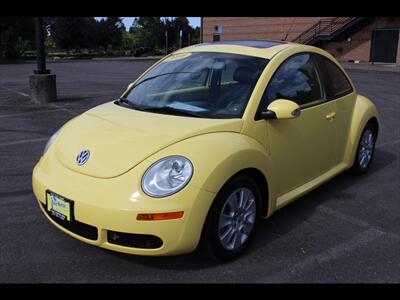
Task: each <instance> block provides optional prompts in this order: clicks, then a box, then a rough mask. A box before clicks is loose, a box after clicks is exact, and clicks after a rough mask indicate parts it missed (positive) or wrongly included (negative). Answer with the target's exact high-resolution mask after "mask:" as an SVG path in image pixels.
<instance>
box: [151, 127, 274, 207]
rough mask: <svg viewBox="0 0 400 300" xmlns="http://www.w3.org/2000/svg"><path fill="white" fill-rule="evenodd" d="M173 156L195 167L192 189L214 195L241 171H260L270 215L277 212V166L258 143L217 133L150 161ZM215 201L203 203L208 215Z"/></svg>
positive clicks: (181, 144)
mask: <svg viewBox="0 0 400 300" xmlns="http://www.w3.org/2000/svg"><path fill="white" fill-rule="evenodd" d="M169 155H183V156H185V157H187V158H189V159H190V160H191V162H192V164H193V168H194V172H193V177H192V179H191V182H190V183H189V184H190V185H193V186H195V187H198V188H200V189H203V190H206V191H208V192H212V193H215V194H216V193H218V191H219V190H220V189H221V188H222V186H223V185H224V184H225V183H226V182H227V181H228V180H229V179H230V178H231V177H232V176H233V175H235V174H236V173H238V172H239V171H241V170H244V169H248V168H253V169H257V170H259V171H260V172H261V173H262V174H263V175H264V177H265V179H266V181H267V183H268V199H271V200H272V201H268V199H263V200H264V201H268V214H269V215H270V214H271V213H272V212H273V211H274V210H275V201H273V200H274V199H275V198H276V197H275V196H276V195H275V191H276V182H275V180H274V176H272V174H273V172H274V166H273V163H272V161H271V159H270V157H269V156H268V155H267V153H266V151H265V149H264V148H263V147H262V146H261V145H260V144H259V143H258V142H257V141H256V140H254V139H252V138H251V137H248V136H246V135H243V134H240V133H235V132H215V133H209V134H203V135H198V136H195V137H191V138H189V139H185V140H183V141H180V142H178V143H176V144H174V145H171V146H169V147H167V148H165V149H163V150H161V151H159V152H158V153H157V154H156V155H153V156H152V157H150V158H149V160H150V161H153V162H155V161H157V160H158V159H161V158H163V157H165V156H169ZM211 204H212V201H210V202H209V203H203V205H205V206H206V207H207V211H208V209H209V207H210V206H211Z"/></svg>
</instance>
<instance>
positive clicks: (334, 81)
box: [317, 55, 353, 100]
mask: <svg viewBox="0 0 400 300" xmlns="http://www.w3.org/2000/svg"><path fill="white" fill-rule="evenodd" d="M317 57H318V62H319V66H320V69H321V73H322V74H323V77H324V85H325V91H326V97H327V99H328V100H332V99H336V98H339V97H342V96H345V95H347V94H350V93H351V92H352V91H353V88H352V87H351V84H350V82H349V80H348V79H347V77H346V75H344V74H343V72H342V70H340V68H339V67H338V66H337V65H336V64H335V63H333V62H332V61H330V60H329V59H328V58H326V57H323V56H322V55H317Z"/></svg>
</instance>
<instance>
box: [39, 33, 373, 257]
mask: <svg viewBox="0 0 400 300" xmlns="http://www.w3.org/2000/svg"><path fill="white" fill-rule="evenodd" d="M378 129H379V125H378V113H377V109H376V107H375V106H374V104H373V103H372V102H371V101H370V100H368V99H367V98H366V97H364V96H361V95H358V94H357V92H356V90H355V88H354V86H353V84H352V82H351V80H350V78H349V76H348V75H347V74H346V72H345V71H344V70H343V68H342V67H341V66H340V65H339V64H338V62H337V61H336V60H335V59H334V58H333V57H332V56H331V55H330V54H328V53H327V52H325V51H323V50H321V49H319V48H315V47H311V46H305V45H298V44H293V43H286V42H277V41H226V42H216V43H204V44H198V45H194V46H191V47H187V48H184V49H181V50H179V51H176V52H174V53H173V54H171V55H168V56H166V57H165V58H163V59H161V60H160V61H159V62H157V63H156V64H154V65H153V66H152V67H150V68H149V69H148V70H147V71H146V72H145V73H144V74H143V75H141V76H140V77H139V78H138V79H137V80H136V81H135V82H133V83H132V84H130V85H129V86H128V88H127V90H126V91H125V92H124V93H123V95H122V96H121V98H119V99H118V100H114V101H111V102H109V103H105V104H102V105H99V106H97V107H94V108H92V109H90V110H88V111H87V112H85V113H83V114H81V115H79V116H77V117H75V118H73V119H72V120H70V121H69V122H67V123H66V124H65V125H64V126H63V127H62V128H61V129H60V130H58V131H57V132H56V133H55V134H54V135H53V136H52V137H51V138H50V140H49V141H48V143H47V145H46V147H45V150H44V153H43V156H42V157H41V159H40V160H39V162H38V163H37V165H36V166H35V168H34V170H33V179H32V181H33V191H34V193H35V195H36V198H37V199H38V203H39V206H40V208H41V210H42V211H43V213H44V214H45V215H46V216H47V218H48V219H49V220H50V222H51V223H53V225H55V226H56V227H58V228H59V229H60V230H62V231H64V232H66V233H68V234H69V235H71V236H72V237H74V238H76V239H79V240H81V241H83V242H86V243H89V244H92V245H97V246H100V247H103V248H107V249H110V250H114V251H120V252H125V253H131V254H139V255H176V254H183V253H188V252H192V251H194V250H195V249H196V248H197V247H198V246H199V245H200V246H201V248H202V249H204V251H205V252H206V253H208V254H210V255H211V257H214V258H218V259H223V260H228V259H232V258H235V257H237V256H238V255H240V254H241V253H243V251H244V250H245V249H246V247H247V246H248V244H249V242H250V240H251V236H252V233H253V229H254V225H255V223H256V221H257V219H259V218H267V217H269V216H271V215H272V214H273V213H274V212H275V211H276V210H278V209H279V208H281V207H283V206H285V205H287V204H288V203H290V202H292V201H294V200H295V199H297V198H299V197H300V196H302V195H304V194H305V193H307V192H309V191H310V190H312V189H314V188H316V187H317V186H319V185H321V184H322V183H324V182H326V181H327V180H329V179H331V178H332V177H334V176H335V175H337V174H339V173H341V172H342V171H344V170H346V169H351V170H352V171H353V172H354V173H358V174H362V173H364V172H366V171H367V170H368V167H369V166H370V163H371V160H372V157H373V154H374V146H375V142H376V139H377V135H378Z"/></svg>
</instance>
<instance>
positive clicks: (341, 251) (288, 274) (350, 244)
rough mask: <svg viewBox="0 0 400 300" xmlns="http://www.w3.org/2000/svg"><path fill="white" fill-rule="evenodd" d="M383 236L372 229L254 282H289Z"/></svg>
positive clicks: (380, 232) (378, 231)
mask: <svg viewBox="0 0 400 300" xmlns="http://www.w3.org/2000/svg"><path fill="white" fill-rule="evenodd" d="M383 235H385V233H384V232H383V231H380V230H377V229H374V228H371V229H368V230H366V231H363V232H361V233H360V234H359V235H357V236H356V237H354V238H352V239H351V240H350V241H345V242H343V243H341V244H339V245H336V246H334V247H332V248H329V249H328V250H326V251H323V252H322V253H320V254H317V255H312V256H310V257H308V258H306V259H305V260H304V261H302V262H300V263H298V264H294V265H292V266H290V268H284V269H283V270H281V271H280V272H279V273H277V274H275V275H273V276H268V277H265V278H264V279H261V280H257V281H256V282H257V283H264V282H290V281H291V278H293V277H295V276H299V275H302V274H305V273H308V272H311V271H312V270H314V269H315V267H317V266H319V267H324V266H326V265H327V264H328V263H332V262H333V261H335V260H337V259H338V258H340V257H342V256H344V255H346V254H347V253H352V252H353V253H354V249H356V248H359V247H361V246H364V245H366V244H368V243H370V242H372V241H374V240H376V239H378V238H380V237H382V236H383Z"/></svg>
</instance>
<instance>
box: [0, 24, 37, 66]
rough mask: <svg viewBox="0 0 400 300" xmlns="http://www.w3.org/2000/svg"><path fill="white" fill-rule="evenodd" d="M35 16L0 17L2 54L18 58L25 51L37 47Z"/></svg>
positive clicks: (0, 52) (9, 57)
mask: <svg viewBox="0 0 400 300" xmlns="http://www.w3.org/2000/svg"><path fill="white" fill-rule="evenodd" d="M34 44H35V23H34V19H33V18H0V55H1V56H4V57H5V58H7V59H18V58H20V57H21V56H22V55H23V54H24V52H25V51H27V50H33V49H34V48H35V46H34Z"/></svg>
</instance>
